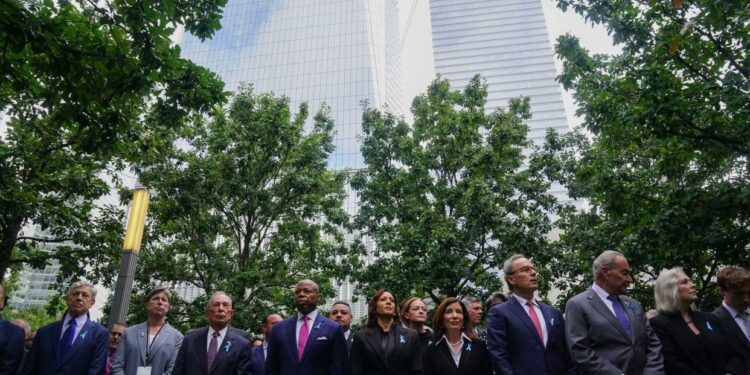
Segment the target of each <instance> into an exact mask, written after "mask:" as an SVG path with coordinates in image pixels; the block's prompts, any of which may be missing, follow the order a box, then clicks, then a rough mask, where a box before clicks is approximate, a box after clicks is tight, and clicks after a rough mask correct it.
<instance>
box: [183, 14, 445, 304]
mask: <svg viewBox="0 0 750 375" xmlns="http://www.w3.org/2000/svg"><path fill="white" fill-rule="evenodd" d="M179 39H181V40H180V41H179V43H180V47H181V48H182V55H183V56H184V57H186V58H189V59H191V60H193V61H194V62H195V63H197V64H200V65H203V66H205V67H207V68H209V69H211V70H212V71H214V72H216V73H218V74H219V75H220V76H221V77H222V79H223V80H224V82H225V83H226V85H227V89H229V90H236V89H237V88H238V87H239V85H240V84H241V83H252V84H253V86H254V89H255V91H256V92H274V93H275V94H277V95H285V96H287V97H289V99H290V103H291V105H292V107H293V111H294V110H295V109H296V108H297V107H298V106H299V103H301V102H304V101H306V102H308V103H309V104H310V109H311V111H317V109H318V108H320V105H321V103H323V102H325V103H327V104H328V105H329V106H330V107H331V116H332V118H333V119H334V121H335V131H336V135H335V136H334V143H335V146H336V150H335V151H334V152H333V154H332V155H331V157H330V159H329V165H330V167H331V168H332V169H335V170H349V171H353V170H357V169H359V168H362V167H363V166H364V162H363V160H362V156H361V154H360V151H359V150H360V141H359V139H358V136H359V135H360V133H361V121H362V106H361V102H362V100H367V102H368V103H369V105H370V106H371V107H374V108H379V109H387V110H389V111H390V112H392V113H396V114H399V115H404V116H405V117H406V118H407V119H408V118H409V117H410V116H409V113H408V109H409V107H410V105H411V100H412V99H413V98H414V97H415V96H416V95H418V94H420V93H421V92H423V91H424V90H425V88H426V87H427V86H428V85H429V83H430V81H431V80H432V79H433V78H434V76H435V70H434V62H433V61H434V60H433V52H432V34H431V28H430V10H429V2H428V0H245V1H233V0H230V1H229V2H228V4H227V5H226V7H225V8H224V18H223V20H222V28H221V30H219V31H218V32H217V33H216V35H215V36H214V37H213V38H212V39H211V40H207V41H205V42H201V41H200V40H198V39H197V38H195V37H193V36H191V35H189V34H185V35H183V36H182V37H181V38H179ZM346 205H347V210H348V211H349V212H350V213H355V212H356V209H357V205H356V197H355V196H354V194H352V192H351V191H350V192H349V198H348V200H347V202H346ZM336 288H337V292H338V298H339V299H344V300H348V301H351V299H352V288H351V285H349V284H348V283H346V282H344V283H337V285H336ZM352 313H353V315H354V316H355V317H358V316H361V315H363V314H366V307H365V304H364V303H363V302H362V301H361V302H360V303H359V304H356V305H352Z"/></svg>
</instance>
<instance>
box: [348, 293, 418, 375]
mask: <svg viewBox="0 0 750 375" xmlns="http://www.w3.org/2000/svg"><path fill="white" fill-rule="evenodd" d="M397 306H398V305H397V304H396V298H395V297H394V296H393V293H391V292H390V291H388V290H386V289H380V290H378V292H377V293H375V295H374V296H373V297H372V299H370V304H369V306H368V308H367V325H366V328H365V329H363V330H361V331H359V332H357V333H356V334H355V335H354V341H352V349H351V353H350V354H349V359H350V361H351V365H352V375H421V374H422V373H423V372H422V349H421V347H420V344H419V337H418V336H417V331H415V330H413V329H409V328H406V327H403V326H401V324H399V314H398V307H397Z"/></svg>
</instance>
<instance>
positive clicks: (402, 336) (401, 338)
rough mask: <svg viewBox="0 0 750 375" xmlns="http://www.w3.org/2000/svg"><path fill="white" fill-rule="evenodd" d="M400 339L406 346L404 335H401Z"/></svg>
mask: <svg viewBox="0 0 750 375" xmlns="http://www.w3.org/2000/svg"><path fill="white" fill-rule="evenodd" d="M398 338H399V340H400V341H401V343H402V344H406V339H405V338H404V335H399V337H398Z"/></svg>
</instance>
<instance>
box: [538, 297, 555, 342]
mask: <svg viewBox="0 0 750 375" xmlns="http://www.w3.org/2000/svg"><path fill="white" fill-rule="evenodd" d="M537 303H539V310H542V319H543V320H544V321H542V324H544V326H545V327H546V328H547V345H544V348H545V349H547V346H548V345H549V342H550V340H551V339H552V327H553V324H554V319H555V318H554V312H553V311H552V309H551V308H550V307H549V306H547V305H545V304H543V303H541V302H537Z"/></svg>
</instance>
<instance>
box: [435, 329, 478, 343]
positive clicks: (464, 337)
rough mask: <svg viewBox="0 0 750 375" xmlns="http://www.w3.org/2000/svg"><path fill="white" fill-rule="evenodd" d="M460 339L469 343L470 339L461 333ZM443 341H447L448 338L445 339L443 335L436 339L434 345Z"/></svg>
mask: <svg viewBox="0 0 750 375" xmlns="http://www.w3.org/2000/svg"><path fill="white" fill-rule="evenodd" d="M461 337H462V338H463V339H464V340H467V341H469V342H471V339H470V338H469V336H466V334H465V333H463V332H461ZM443 340H445V341H448V338H447V337H445V335H443V337H441V338H440V339H438V340H437V341H435V345H437V344H440V341H443Z"/></svg>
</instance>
